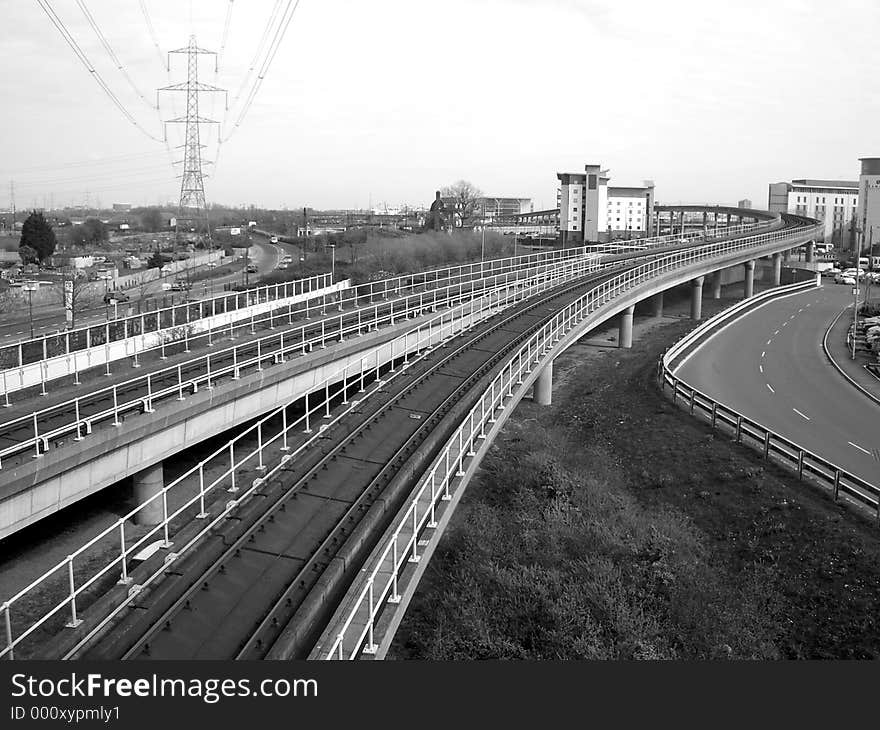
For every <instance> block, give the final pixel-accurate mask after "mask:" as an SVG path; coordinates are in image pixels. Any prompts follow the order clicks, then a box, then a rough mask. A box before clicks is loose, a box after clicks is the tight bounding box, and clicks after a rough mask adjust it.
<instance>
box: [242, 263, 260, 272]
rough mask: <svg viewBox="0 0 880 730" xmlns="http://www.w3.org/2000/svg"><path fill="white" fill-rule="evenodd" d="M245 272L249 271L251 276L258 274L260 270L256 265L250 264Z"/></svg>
mask: <svg viewBox="0 0 880 730" xmlns="http://www.w3.org/2000/svg"><path fill="white" fill-rule="evenodd" d="M245 271H247V272H248V273H249V274H256V273H257V271H259V269H258V268H257V267H256V266H255V265H254V264H248V265H247V269H245Z"/></svg>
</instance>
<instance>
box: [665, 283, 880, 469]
mask: <svg viewBox="0 0 880 730" xmlns="http://www.w3.org/2000/svg"><path fill="white" fill-rule="evenodd" d="M851 302H852V289H851V287H849V286H840V285H836V284H833V283H830V282H827V281H826V282H824V286H823V287H822V288H821V289H811V290H810V291H808V292H805V293H802V294H798V295H795V296H789V297H786V298H783V299H778V300H773V301H771V302H770V303H768V304H765V305H764V306H762V307H759V308H758V309H755V310H753V311H752V312H750V313H749V314H747V315H746V316H744V317H742V318H741V319H739V320H737V321H736V322H734V323H733V324H732V325H730V326H728V327H727V328H725V329H722V330H721V331H720V332H719V333H718V334H716V335H715V336H713V337H712V338H710V339H709V340H708V341H706V342H705V344H703V345H702V346H701V347H700V348H699V349H697V350H696V351H695V352H694V353H693V354H692V355H691V356H690V358H689V359H688V360H686V361H685V362H684V364H683V365H681V366H680V367H679V368H678V369H677V371H676V375H678V377H680V378H682V379H683V380H685V381H686V382H687V383H689V384H690V385H693V386H694V387H695V388H697V389H698V390H701V391H703V392H704V393H706V394H707V395H711V396H712V397H713V398H715V399H716V400H718V401H720V402H721V403H723V404H725V405H727V406H729V407H731V408H734V409H735V410H737V411H739V412H740V413H742V414H743V415H745V416H747V417H749V418H751V419H754V420H755V421H758V422H759V423H761V424H763V425H764V426H766V427H768V428H770V429H771V430H773V431H775V432H776V433H778V434H780V435H781V436H785V437H786V438H788V439H791V440H792V441H794V442H795V443H796V444H798V445H800V446H801V447H803V448H805V449H807V450H809V451H812V452H814V453H816V454H818V455H819V456H822V457H824V458H825V459H827V460H828V461H831V462H832V463H834V464H836V465H837V466H839V467H842V468H843V469H846V470H847V471H849V472H851V473H853V474H855V475H856V476H859V477H861V478H863V479H865V480H867V481H869V482H871V483H872V484H875V485H878V486H880V429H878V425H880V406H878V405H877V404H875V403H874V402H873V401H871V400H870V399H869V398H867V397H866V396H865V395H863V394H862V393H860V392H859V391H858V390H856V388H855V387H854V386H853V385H851V384H850V383H849V382H847V381H846V380H845V379H844V378H843V376H842V375H840V373H838V372H837V371H836V370H835V369H834V367H833V366H832V365H831V363H829V362H828V360H827V358H826V357H825V353H824V351H823V350H822V338H823V336H824V334H825V330H826V328H827V327H828V325H829V324H830V323H831V320H833V319H834V317H835V316H837V314H838V313H839V312H840V310H841V309H843V307H845V306H846V305H847V304H849V303H851Z"/></svg>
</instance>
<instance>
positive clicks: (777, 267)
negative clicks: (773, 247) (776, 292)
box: [773, 253, 782, 286]
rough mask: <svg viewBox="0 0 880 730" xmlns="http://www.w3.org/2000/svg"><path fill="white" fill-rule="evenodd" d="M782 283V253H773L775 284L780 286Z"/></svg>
mask: <svg viewBox="0 0 880 730" xmlns="http://www.w3.org/2000/svg"><path fill="white" fill-rule="evenodd" d="M781 283H782V254H781V253H775V254H773V286H779V285H780V284H781Z"/></svg>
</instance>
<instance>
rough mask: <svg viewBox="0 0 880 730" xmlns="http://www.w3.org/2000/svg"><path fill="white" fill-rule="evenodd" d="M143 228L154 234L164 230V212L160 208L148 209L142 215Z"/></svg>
mask: <svg viewBox="0 0 880 730" xmlns="http://www.w3.org/2000/svg"><path fill="white" fill-rule="evenodd" d="M141 227H142V228H143V229H144V230H145V231H150V232H151V233H154V232H155V231H159V230H161V229H162V212H161V211H160V210H159V209H158V208H147V209H146V210H145V211H144V212H143V213H141Z"/></svg>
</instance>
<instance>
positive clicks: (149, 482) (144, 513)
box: [132, 461, 165, 525]
mask: <svg viewBox="0 0 880 730" xmlns="http://www.w3.org/2000/svg"><path fill="white" fill-rule="evenodd" d="M164 486H165V473H164V470H163V469H162V462H161V461H160V462H159V463H158V464H153V466H151V467H148V468H147V469H144V470H143V471H140V472H138V473H137V474H135V475H134V476H133V477H132V487H133V490H134V499H135V502H137V504H139V505H141V504H144V502H146V501H147V500H148V499H149V498H150V497H152V496H153V495H156V494H159V492H161V491H162V488H163V487H164ZM163 517H164V510H163V508H162V500H161V499H154V500H153V501H152V502H150V504H149V505H147V506H146V507H144V508H142V509H141V510H139V511H138V513H137V514H136V515H135V516H134V519H135V522H136V523H137V524H138V525H158V524H159V523H160V522H162V518H163Z"/></svg>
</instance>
